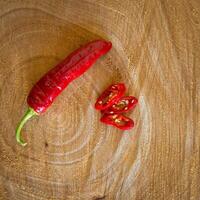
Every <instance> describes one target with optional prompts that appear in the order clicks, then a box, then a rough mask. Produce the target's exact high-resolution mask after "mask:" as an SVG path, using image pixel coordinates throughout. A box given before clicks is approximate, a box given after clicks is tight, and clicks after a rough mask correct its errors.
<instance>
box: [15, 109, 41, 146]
mask: <svg viewBox="0 0 200 200" xmlns="http://www.w3.org/2000/svg"><path fill="white" fill-rule="evenodd" d="M34 115H37V113H36V112H35V111H34V110H33V109H32V108H28V110H27V111H26V113H25V115H24V117H23V118H22V120H21V121H20V123H19V124H18V126H17V128H16V140H17V142H18V143H19V144H20V145H22V146H26V145H27V143H26V142H24V141H23V140H22V139H21V129H22V128H23V126H24V124H25V123H26V122H27V121H28V120H29V119H30V118H31V117H33V116H34Z"/></svg>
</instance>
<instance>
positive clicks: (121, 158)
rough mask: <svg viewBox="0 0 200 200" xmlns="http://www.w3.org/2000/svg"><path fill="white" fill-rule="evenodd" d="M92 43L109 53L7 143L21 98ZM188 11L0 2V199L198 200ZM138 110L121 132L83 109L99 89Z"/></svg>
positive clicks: (195, 49) (175, 4) (173, 3)
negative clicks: (106, 44) (131, 101)
mask: <svg viewBox="0 0 200 200" xmlns="http://www.w3.org/2000/svg"><path fill="white" fill-rule="evenodd" d="M96 38H105V39H108V40H111V41H112V43H113V49H112V51H111V52H110V53H109V54H108V55H107V56H105V57H104V58H102V59H100V60H99V61H98V62H97V63H96V64H95V65H94V66H93V67H92V68H91V69H90V70H89V71H88V72H87V73H86V74H85V75H83V76H82V77H81V78H79V79H77V80H75V81H74V82H73V83H72V84H70V85H69V87H68V88H67V89H66V90H65V91H64V92H63V93H62V94H61V95H60V96H59V97H58V98H57V99H56V101H55V103H54V104H53V105H52V107H51V108H50V109H49V110H48V111H47V112H46V113H45V114H44V115H42V116H40V117H38V118H35V119H33V120H31V121H30V122H29V123H27V125H26V126H25V128H24V129H23V137H24V138H25V139H26V140H27V141H28V146H27V147H26V148H22V147H20V146H19V145H17V144H16V141H15V137H14V134H15V127H16V125H17V123H18V121H19V120H20V118H21V117H22V115H23V113H24V112H25V110H26V107H27V105H26V96H27V94H28V92H29V90H30V88H31V87H32V86H33V84H34V83H35V82H36V81H37V80H38V79H39V78H40V77H41V76H42V75H43V74H44V73H45V72H46V71H47V70H49V69H50V68H51V67H53V66H54V65H55V64H56V63H58V62H59V61H60V60H61V59H62V58H64V57H65V56H66V55H67V54H68V53H69V52H71V51H73V50H74V49H76V48H77V47H79V46H80V45H82V44H84V43H86V42H87V41H90V40H92V39H96ZM199 65H200V2H199V0H190V1H186V0H182V1H179V0H166V1H162V0H151V1H147V0H142V1H139V0H123V1H118V0H109V1H105V0H101V1H100V0H66V1H61V0H59V1H52V0H50V1H47V0H43V1H39V0H38V1H36V0H34V1H25V0H22V1H17V0H12V1H4V0H1V1H0V136H1V137H0V161H1V162H0V199H2V200H26V199H27V200H32V199H35V200H37V199H38V200H66V199H69V200H78V199H83V200H84V199H87V200H92V199H96V200H97V199H105V200H110V199H111V200H112V199H116V200H199V199H200V181H199V180H200V154H199V150H200V149H199V142H200V135H199V132H200V121H199V96H200V90H199V89H200V82H199V77H200V67H199ZM114 82H125V83H126V85H127V88H128V91H127V93H128V94H131V95H134V96H136V97H138V98H139V105H138V106H137V108H136V109H135V110H134V112H132V113H130V116H131V117H132V118H133V119H134V120H135V122H136V127H135V128H134V129H133V130H131V131H126V132H121V131H119V130H116V129H114V128H112V127H108V126H105V125H104V124H101V123H100V122H99V118H100V114H99V113H98V112H96V111H95V110H94V108H93V104H94V102H95V99H96V98H97V97H98V95H99V94H100V93H101V92H102V91H103V90H104V88H106V87H107V86H108V85H109V84H111V83H114Z"/></svg>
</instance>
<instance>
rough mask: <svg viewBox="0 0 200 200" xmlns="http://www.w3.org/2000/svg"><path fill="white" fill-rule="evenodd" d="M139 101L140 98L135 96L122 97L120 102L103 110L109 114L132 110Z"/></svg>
mask: <svg viewBox="0 0 200 200" xmlns="http://www.w3.org/2000/svg"><path fill="white" fill-rule="evenodd" d="M137 103H138V100H137V99H136V98H135V97H133V96H126V97H122V98H121V99H120V100H119V101H118V102H116V103H115V104H113V105H112V106H111V107H109V108H108V109H107V110H105V111H103V112H105V113H108V114H114V113H123V112H127V111H130V110H132V109H133V108H134V107H135V106H136V104H137Z"/></svg>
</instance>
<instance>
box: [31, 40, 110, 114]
mask: <svg viewBox="0 0 200 200" xmlns="http://www.w3.org/2000/svg"><path fill="white" fill-rule="evenodd" d="M111 47H112V44H111V42H107V41H104V40H97V41H93V42H90V43H88V44H86V45H85V46H83V47H81V48H80V49H77V50H76V51H74V52H73V53H71V54H70V55H69V56H68V57H67V58H66V59H64V60H63V61H62V62H61V63H59V64H58V65H57V66H56V67H54V68H53V69H51V70H50V71H49V72H48V73H47V74H46V75H44V76H43V77H42V78H41V79H40V80H39V81H38V82H37V83H36V84H35V85H34V86H33V88H32V89H31V91H30V93H29V95H28V98H27V102H28V105H29V106H30V107H31V108H33V109H34V111H35V112H37V113H39V114H40V113H43V112H45V110H46V109H47V108H48V107H49V106H50V105H51V104H52V102H53V100H54V99H55V98H56V97H57V96H58V95H59V94H60V93H61V92H62V90H63V89H64V88H66V86H67V85H68V84H69V83H70V82H71V81H73V80H74V79H76V78H78V77H79V76H80V75H82V74H83V73H84V72H85V71H86V70H88V68H89V67H90V66H91V65H92V64H93V63H94V62H95V61H96V60H97V59H98V58H99V57H100V56H102V55H104V54H106V53H107V52H108V51H109V50H110V49H111Z"/></svg>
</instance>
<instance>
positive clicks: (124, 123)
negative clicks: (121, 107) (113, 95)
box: [100, 114, 134, 130]
mask: <svg viewBox="0 0 200 200" xmlns="http://www.w3.org/2000/svg"><path fill="white" fill-rule="evenodd" d="M100 120H101V122H103V123H105V124H108V125H111V126H115V127H117V128H119V129H121V130H128V129H131V128H133V127H134V122H133V120H132V119H130V118H128V117H126V116H124V115H122V114H104V115H103V116H102V117H101V119H100Z"/></svg>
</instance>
